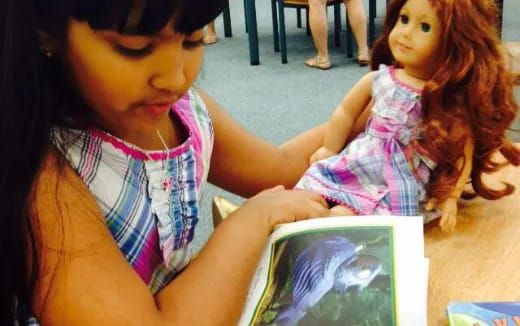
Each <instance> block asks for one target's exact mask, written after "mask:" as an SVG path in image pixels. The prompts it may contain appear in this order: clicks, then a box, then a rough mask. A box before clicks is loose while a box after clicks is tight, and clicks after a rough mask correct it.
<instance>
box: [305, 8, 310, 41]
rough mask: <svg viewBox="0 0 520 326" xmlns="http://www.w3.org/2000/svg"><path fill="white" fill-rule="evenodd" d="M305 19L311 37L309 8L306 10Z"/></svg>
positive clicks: (308, 34)
mask: <svg viewBox="0 0 520 326" xmlns="http://www.w3.org/2000/svg"><path fill="white" fill-rule="evenodd" d="M305 19H306V24H307V36H311V25H310V24H309V8H305Z"/></svg>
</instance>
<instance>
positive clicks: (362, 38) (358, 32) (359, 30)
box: [344, 0, 368, 64]
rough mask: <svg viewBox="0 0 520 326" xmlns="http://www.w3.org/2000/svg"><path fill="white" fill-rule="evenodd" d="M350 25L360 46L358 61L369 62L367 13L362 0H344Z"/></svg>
mask: <svg viewBox="0 0 520 326" xmlns="http://www.w3.org/2000/svg"><path fill="white" fill-rule="evenodd" d="M344 3H345V7H346V8H347V15H348V20H349V22H350V27H351V28H352V32H353V34H354V38H355V39H356V43H357V47H358V57H357V59H358V62H359V63H360V64H362V63H365V64H366V63H368V42H367V15H366V13H365V7H364V6H363V2H362V1H361V0H344Z"/></svg>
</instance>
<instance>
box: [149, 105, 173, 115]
mask: <svg viewBox="0 0 520 326" xmlns="http://www.w3.org/2000/svg"><path fill="white" fill-rule="evenodd" d="M172 106H173V103H154V104H145V105H143V107H144V109H145V110H146V111H147V112H149V113H151V114H156V115H159V114H163V113H165V112H168V111H169V110H170V109H171V107H172Z"/></svg>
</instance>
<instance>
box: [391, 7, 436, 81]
mask: <svg viewBox="0 0 520 326" xmlns="http://www.w3.org/2000/svg"><path fill="white" fill-rule="evenodd" d="M439 24H440V23H439V18H438V17H437V14H436V13H435V11H434V9H433V8H432V6H431V5H430V2H429V0H408V1H407V2H406V3H405V5H404V6H403V7H402V8H401V11H400V12H399V18H398V20H397V23H396V24H395V26H394V28H393V29H392V31H391V32H390V36H389V38H388V42H389V46H390V50H391V51H392V55H393V56H394V58H395V59H396V60H397V61H398V62H400V63H401V64H402V65H403V66H404V68H405V69H408V70H410V72H413V73H415V74H417V75H418V76H419V77H420V76H423V75H424V74H425V73H427V72H428V71H429V68H430V65H431V63H432V61H433V58H434V56H435V54H436V52H437V51H438V46H439V42H440V26H439Z"/></svg>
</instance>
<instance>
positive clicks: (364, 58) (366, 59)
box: [356, 53, 370, 67]
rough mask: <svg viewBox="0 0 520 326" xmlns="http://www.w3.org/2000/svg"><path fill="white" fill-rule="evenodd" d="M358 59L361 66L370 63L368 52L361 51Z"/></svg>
mask: <svg viewBox="0 0 520 326" xmlns="http://www.w3.org/2000/svg"><path fill="white" fill-rule="evenodd" d="M356 61H357V63H358V64H359V65H360V66H361V67H365V66H368V64H369V63H370V57H369V56H368V54H366V53H361V54H359V55H358V56H357V58H356Z"/></svg>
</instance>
